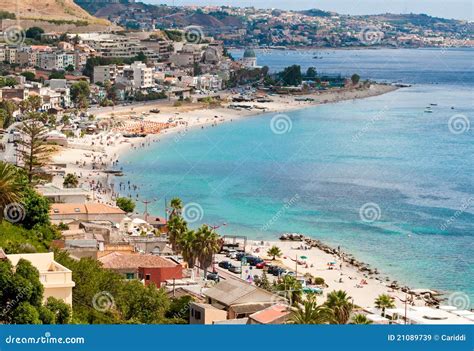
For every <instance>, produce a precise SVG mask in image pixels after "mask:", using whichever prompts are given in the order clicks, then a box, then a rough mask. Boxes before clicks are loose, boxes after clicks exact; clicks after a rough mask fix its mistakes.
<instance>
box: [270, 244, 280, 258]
mask: <svg viewBox="0 0 474 351" xmlns="http://www.w3.org/2000/svg"><path fill="white" fill-rule="evenodd" d="M267 255H268V256H272V257H273V258H272V260H275V257H281V255H282V252H281V250H280V248H279V247H278V246H276V245H273V246H272V247H271V248H269V249H268V251H267Z"/></svg>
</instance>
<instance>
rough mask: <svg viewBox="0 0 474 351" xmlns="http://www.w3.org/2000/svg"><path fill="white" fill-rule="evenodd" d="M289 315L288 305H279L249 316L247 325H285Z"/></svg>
mask: <svg viewBox="0 0 474 351" xmlns="http://www.w3.org/2000/svg"><path fill="white" fill-rule="evenodd" d="M290 314H291V311H290V309H289V307H288V305H285V304H281V303H279V304H276V305H273V306H270V307H267V308H265V309H264V310H261V311H258V312H255V313H253V314H251V315H250V316H249V320H248V324H285V323H286V321H287V320H288V319H289V317H290Z"/></svg>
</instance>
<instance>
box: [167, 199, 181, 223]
mask: <svg viewBox="0 0 474 351" xmlns="http://www.w3.org/2000/svg"><path fill="white" fill-rule="evenodd" d="M170 207H171V213H170V218H171V217H173V216H181V211H182V209H183V202H182V201H181V199H180V198H179V197H175V198H172V199H171V202H170Z"/></svg>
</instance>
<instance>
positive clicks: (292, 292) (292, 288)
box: [275, 275, 303, 305]
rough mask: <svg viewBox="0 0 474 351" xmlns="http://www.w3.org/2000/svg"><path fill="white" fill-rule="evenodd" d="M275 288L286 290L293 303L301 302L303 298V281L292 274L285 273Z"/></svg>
mask: <svg viewBox="0 0 474 351" xmlns="http://www.w3.org/2000/svg"><path fill="white" fill-rule="evenodd" d="M275 290H277V291H282V292H284V293H285V296H286V297H287V298H288V300H290V302H291V304H292V305H297V304H299V303H300V302H301V301H302V299H303V287H302V285H301V283H300V282H299V281H298V280H297V279H296V278H295V277H292V276H291V275H285V276H283V278H281V279H279V280H278V282H277V283H276V284H275Z"/></svg>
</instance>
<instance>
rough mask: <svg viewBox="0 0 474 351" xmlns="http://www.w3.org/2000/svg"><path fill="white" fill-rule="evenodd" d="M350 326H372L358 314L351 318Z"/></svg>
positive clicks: (365, 317) (363, 316) (365, 318)
mask: <svg viewBox="0 0 474 351" xmlns="http://www.w3.org/2000/svg"><path fill="white" fill-rule="evenodd" d="M351 324H372V321H371V320H369V319H368V318H367V316H366V315H365V314H361V313H358V314H356V315H354V316H352V319H351Z"/></svg>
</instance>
